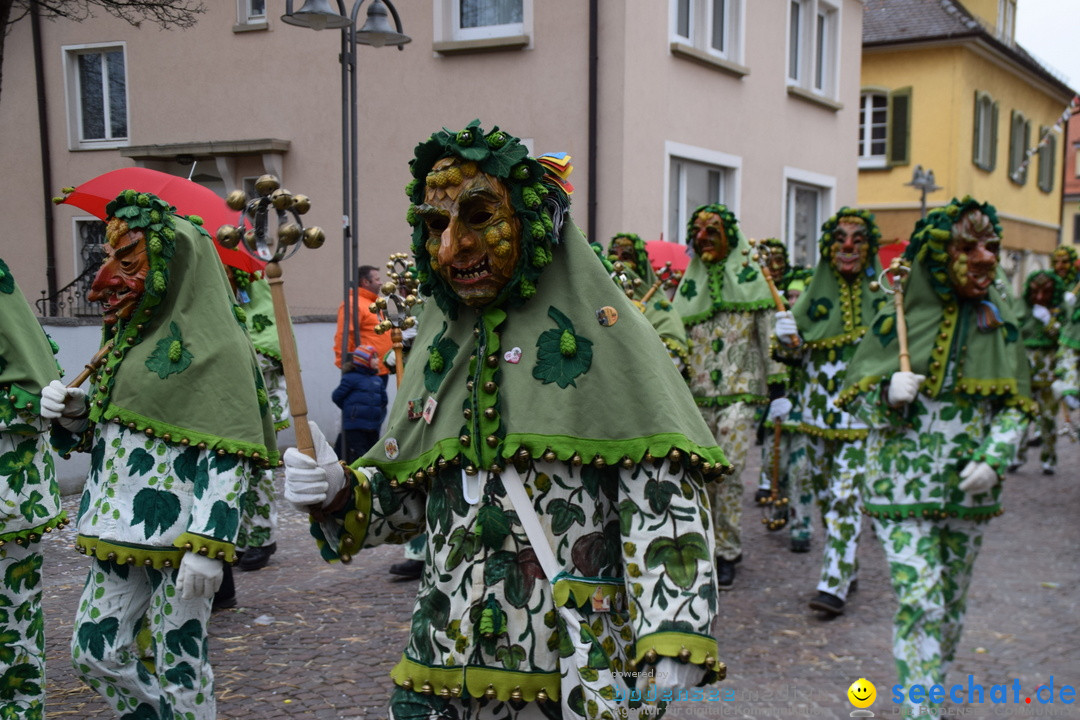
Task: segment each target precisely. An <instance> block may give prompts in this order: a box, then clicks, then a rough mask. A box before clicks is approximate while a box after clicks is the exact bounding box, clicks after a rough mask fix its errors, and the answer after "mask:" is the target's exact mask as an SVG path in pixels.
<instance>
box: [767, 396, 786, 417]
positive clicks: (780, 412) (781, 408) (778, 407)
mask: <svg viewBox="0 0 1080 720" xmlns="http://www.w3.org/2000/svg"><path fill="white" fill-rule="evenodd" d="M789 412H791V401H790V400H788V399H787V398H786V397H779V398H776V399H775V400H773V401H772V402H771V403H769V412H768V414H767V415H766V418H768V419H769V420H779V419H780V418H783V417H786V416H787V414H788V413H789Z"/></svg>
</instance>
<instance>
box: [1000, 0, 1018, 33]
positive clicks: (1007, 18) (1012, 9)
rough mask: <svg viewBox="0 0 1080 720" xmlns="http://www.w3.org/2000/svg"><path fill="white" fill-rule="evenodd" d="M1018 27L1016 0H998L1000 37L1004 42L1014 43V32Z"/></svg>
mask: <svg viewBox="0 0 1080 720" xmlns="http://www.w3.org/2000/svg"><path fill="white" fill-rule="evenodd" d="M1015 26H1016V0H998V21H997V32H998V37H999V38H1001V40H1002V41H1003V42H1007V43H1011V42H1012V41H1013V31H1014V28H1015Z"/></svg>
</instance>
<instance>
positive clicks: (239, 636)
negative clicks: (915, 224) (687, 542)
mask: <svg viewBox="0 0 1080 720" xmlns="http://www.w3.org/2000/svg"><path fill="white" fill-rule="evenodd" d="M756 454H758V451H757V449H753V450H752V452H751V455H756ZM1031 455H1032V456H1033V459H1032V460H1029V462H1028V463H1027V465H1025V466H1024V467H1023V468H1021V469H1020V471H1019V472H1017V473H1015V474H1013V475H1010V476H1009V478H1008V480H1007V488H1006V496H1005V508H1006V512H1005V514H1004V515H1003V516H1001V517H1000V518H997V519H996V520H994V521H993V522H992V523H991V525H990V529H989V532H988V534H987V537H986V542H985V545H984V548H983V550H982V553H981V555H980V556H979V559H978V562H977V564H976V568H975V579H974V582H973V585H972V588H971V593H970V597H969V612H968V615H967V621H966V626H965V632H964V636H963V638H962V640H961V646H960V651H959V653H958V657H957V662H956V663H955V665H954V667H953V668H952V670H951V672H950V674H949V677H948V683H949V684H953V683H958V684H963V685H964V686H965V687H966V685H967V683H968V675H969V674H970V675H972V676H974V682H975V683H977V684H981V685H982V686H983V687H984V688H986V690H987V692H988V693H989V690H990V687H991V686H992V685H994V684H1006V683H1008V684H1010V686H1011V683H1012V682H1013V680H1014V679H1015V680H1019V682H1020V684H1021V687H1022V691H1021V695H1020V704H1019V705H1017V704H1010V705H991V704H990V702H989V698H988V699H987V701H986V704H983V705H980V704H978V703H975V704H970V705H950V704H948V703H946V707H945V712H944V714H945V715H952V716H967V717H974V718H986V717H1009V716H1017V717H1020V716H1026V717H1073V718H1080V704H1078V705H1063V704H1061V702H1060V701H1058V702H1056V703H1055V704H1053V705H1049V704H1048V705H1040V704H1039V703H1038V701H1037V700H1036V699H1035V696H1034V692H1035V690H1036V688H1037V687H1038V686H1040V685H1042V684H1044V683H1050V682H1051V680H1052V682H1053V683H1054V687H1055V691H1056V692H1060V689H1061V686H1062V685H1072V686H1073V687H1076V685H1077V684H1080V649H1078V647H1077V641H1076V640H1075V639H1074V638H1076V637H1077V635H1078V633H1077V630H1078V626H1080V607H1078V598H1080V593H1078V585H1080V583H1078V564H1077V555H1078V548H1080V523H1077V522H1076V521H1075V520H1074V519H1073V517H1072V508H1075V507H1080V484H1078V482H1077V480H1078V478H1080V472H1077V468H1078V467H1080V446H1078V445H1077V444H1075V443H1069V442H1068V441H1066V440H1062V441H1061V442H1060V444H1059V455H1060V461H1061V466H1060V469H1059V472H1058V474H1057V475H1056V476H1054V477H1045V476H1043V475H1042V473H1041V471H1040V469H1039V465H1038V462H1037V461H1036V460H1035V459H1034V457H1036V456H1037V452H1036V453H1031ZM757 468H758V463H757V461H756V460H755V461H753V462H751V464H750V466H749V467H748V468H747V471H746V475H745V480H747V483H748V486H752V485H753V484H754V483H755V482H756V476H757ZM279 481H280V478H279ZM752 494H753V487H748V489H747V492H746V493H745V496H744V500H745V515H744V518H743V529H744V545H745V552H744V560H743V562H742V563H741V564H740V565H739V569H738V576H737V578H736V585H735V589H734V590H732V591H731V592H726V593H721V597H720V603H721V604H720V619H719V622H718V626H717V628H716V633H717V636H718V637H719V640H720V648H721V658H722V659H723V660H724V661H725V662H726V663H727V665H728V678H727V680H726V681H725V682H724V683H723V684H722V685H721V687H722V688H723V689H724V690H731V691H733V694H734V697H733V699H729V700H726V701H722V702H696V703H694V702H680V703H676V704H675V705H673V706H672V710H671V711H670V712H669V715H668V717H673V718H687V717H697V716H702V715H705V716H716V717H732V718H760V717H769V718H786V717H792V718H796V717H829V718H835V717H848V714H849V712H850V711H851V710H852V706H851V704H850V703H849V702H848V700H847V696H846V692H847V688H848V686H849V685H850V684H851V683H852V682H853V681H854V680H856V679H858V678H860V677H865V678H867V679H869V680H870V681H871V682H872V683H874V684H875V685H876V687H877V693H878V700H877V702H876V703H875V704H874V706H873V707H872V708H871V709H872V710H873V711H874V713H875V714H876V716H877V717H899V706H898V705H895V704H894V703H893V702H892V701H891V690H890V688H891V686H892V685H893V684H894V683H895V682H896V671H895V668H894V665H893V660H892V653H891V650H890V647H891V617H892V613H893V610H894V601H893V597H892V593H891V590H890V588H889V583H888V573H887V569H886V567H885V562H884V556H883V554H882V551H881V549H880V548H879V546H878V543H877V540H876V538H874V537H873V534H872V530H871V529H870V527H869V523H864V530H863V533H864V534H863V542H862V543H861V546H860V548H859V562H860V567H861V570H860V576H859V589H858V592H857V593H856V594H855V595H853V596H852V597H851V598H850V599H849V603H848V610H847V612H846V614H844V615H842V616H840V617H839V618H837V619H835V620H832V621H823V620H820V619H819V618H818V617H817V615H816V614H815V613H814V612H813V611H811V610H809V609H808V608H807V606H806V603H807V601H808V600H809V599H810V598H811V597H813V595H814V594H815V593H814V585H815V584H816V582H817V575H818V571H819V563H820V531H819V532H818V536H817V537H815V544H814V547H813V549H812V551H811V552H810V553H809V554H801V555H800V554H794V553H791V552H789V551H788V545H787V534H786V532H785V531H781V532H775V533H770V532H768V531H766V530H765V529H764V527H763V526H762V525H761V524H760V521H759V518H760V515H761V513H760V511H759V510H758V509H757V508H756V507H755V506H754V505H753V502H752ZM76 501H77V497H74V496H73V497H68V498H66V505H67V509H68V511H69V513H70V514H72V515H74V513H75V510H76ZM280 509H281V538H280V540H279V541H278V548H279V549H278V552H277V554H275V555H274V556H273V559H272V560H271V563H270V565H269V566H268V567H266V568H264V569H262V570H260V571H257V572H239V571H237V572H236V573H235V577H236V585H237V597H238V600H239V604H238V606H237V607H236V608H233V609H231V610H225V611H220V612H217V613H215V614H214V617H213V620H212V624H211V656H212V662H213V666H214V670H215V676H216V680H217V693H218V712H219V716H220V718H222V719H223V720H226V719H227V720H238V719H240V718H244V719H257V720H278V719H279V718H314V719H317V720H330V719H334V720H338V719H340V720H358V719H361V718H363V719H365V720H367V719H369V718H371V719H375V718H382V717H385V703H386V699H387V697H388V694H389V691H390V687H391V683H390V680H389V677H388V674H389V671H390V668H391V667H392V666H393V665H394V664H395V663H396V662H397V660H398V659H399V657H400V654H401V650H402V648H403V647H404V645H405V637H406V634H407V632H408V628H409V623H410V617H411V609H412V599H413V596H414V593H415V590H416V585H417V584H416V582H413V581H404V582H401V581H395V580H394V579H392V577H393V576H391V575H389V574H388V573H387V569H388V568H389V566H390V565H391V564H393V563H395V562H398V561H399V560H400V559H401V548H399V547H380V548H377V549H374V550H370V551H367V552H365V553H363V554H362V555H360V556H359V557H358V559H357V560H356V561H354V562H353V563H352V564H351V565H349V566H339V565H334V566H331V565H327V564H326V563H324V562H322V561H321V560H320V559H319V557H318V555H317V553H316V549H315V544H314V542H313V541H312V540H311V538H310V537H309V536H308V534H307V525H306V519H305V518H304V517H302V516H301V515H300V514H299V513H297V512H295V511H293V509H292V508H291V507H290V506H288V505H287V504H285V503H284V502H283V501H282V503H281V506H280ZM72 538H73V534H72V532H71V531H70V530H69V531H65V532H63V533H59V534H56V535H50V536H49V537H48V540H47V544H48V547H47V548H46V552H47V564H46V568H45V585H46V588H45V610H46V614H47V616H46V617H47V629H46V633H47V636H48V645H49V658H48V673H49V676H48V677H49V680H48V692H49V697H48V703H49V710H48V713H47V717H49V718H56V719H60V718H77V719H80V720H81V719H82V718H110V717H113V715H112V713H111V711H110V710H109V709H108V708H107V707H106V705H105V703H104V702H102V701H101V700H100V699H99V698H98V696H97V695H96V694H95V693H94V692H92V691H91V690H89V689H88V688H86V687H84V686H83V685H82V683H81V682H80V681H79V680H78V679H77V678H76V676H75V675H74V672H73V670H72V669H71V666H70V653H69V649H68V643H69V638H70V636H71V629H72V618H73V616H74V611H75V605H76V602H77V599H78V597H79V594H80V591H81V588H82V582H83V577H84V575H85V569H86V560H85V558H83V557H82V556H80V555H79V554H78V553H76V552H75V551H74V550H73V549H72ZM1027 697H1031V698H1032V703H1031V704H1030V705H1027V704H1024V699H1025V698H1027Z"/></svg>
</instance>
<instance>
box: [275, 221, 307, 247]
mask: <svg viewBox="0 0 1080 720" xmlns="http://www.w3.org/2000/svg"><path fill="white" fill-rule="evenodd" d="M277 234H278V240H279V241H280V242H281V244H282V245H295V244H296V243H298V242H300V236H301V235H302V234H303V230H301V229H300V226H299V225H297V224H296V223H291V222H289V223H284V224H283V225H280V226H279V227H278V230H277Z"/></svg>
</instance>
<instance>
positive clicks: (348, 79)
mask: <svg viewBox="0 0 1080 720" xmlns="http://www.w3.org/2000/svg"><path fill="white" fill-rule="evenodd" d="M363 4H364V0H356V2H354V3H353V6H352V10H351V11H350V12H349V13H348V14H346V12H345V2H344V0H337V7H338V11H337V12H335V11H334V10H333V9H332V8H331V7H330V2H329V0H305V2H304V6H303V7H302V8H300V9H299V10H297V11H296V12H293V0H286V2H285V14H284V15H282V16H281V20H282V22H285V23H288V24H289V25H297V26H299V27H307V28H311V29H312V30H323V29H325V28H335V29H340V30H341V54H340V55H339V56H338V60H339V62H340V63H341V168H342V177H341V191H342V207H343V214H342V226H343V231H344V233H343V243H342V263H343V269H342V273H343V282H344V286H345V287H344V288H343V293H344V317H343V322H344V324H343V325H342V344H341V364H342V365H343V366H344V364H345V362H346V360H348V358H349V353H350V352H351V351H352V348H353V347H355V345H356V343H357V342H358V341H359V338H356V337H353V321H354V318H353V314H354V313H355V311H356V308H355V306H354V303H355V302H356V298H357V293H358V285H359V280H360V278H359V276H358V270H359V249H358V246H357V232H358V228H357V214H358V207H359V193H358V184H359V175H358V167H359V162H358V160H357V151H356V140H357V138H356V130H357V111H356V105H357V102H356V101H357V93H356V46H357V45H370V46H372V47H383V46H385V45H397V48H398V50H403V49H404V47H403V46H404V45H405V43H408V42H412V38H410V37H409V36H408V35H405V34H403V33H402V31H401V30H402V29H401V17H400V16H399V15H398V12H397V10H396V9H395V8H394V4H393V3H392V2H390V0H372V2H371V4H370V5H368V10H367V20H366V21H365V23H364V26H363V27H362V28H360V29H359V30H358V29H357V28H356V19H357V17H358V16H359V13H360V7H361V6H362V5H363ZM388 8H389V14H391V15H393V16H394V25H395V26H396V30H395V29H394V28H391V26H390V22H389V20H388V18H387V9H388ZM357 319H358V318H357ZM356 326H357V327H356V331H357V332H359V322H357V323H356Z"/></svg>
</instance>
